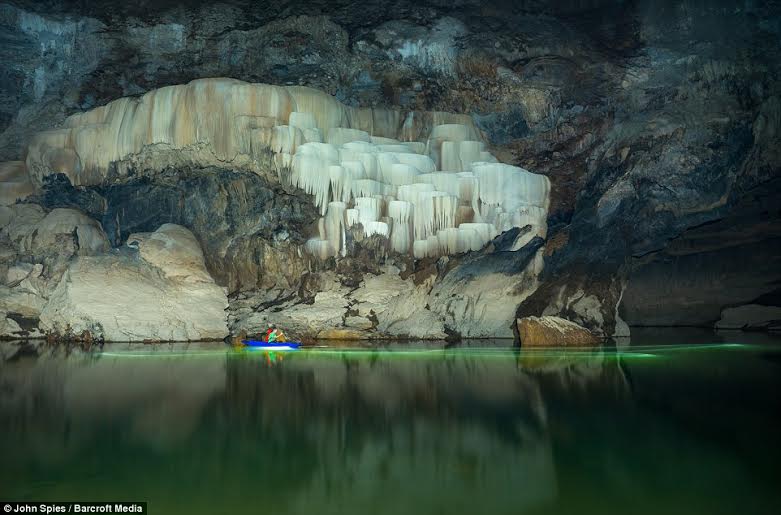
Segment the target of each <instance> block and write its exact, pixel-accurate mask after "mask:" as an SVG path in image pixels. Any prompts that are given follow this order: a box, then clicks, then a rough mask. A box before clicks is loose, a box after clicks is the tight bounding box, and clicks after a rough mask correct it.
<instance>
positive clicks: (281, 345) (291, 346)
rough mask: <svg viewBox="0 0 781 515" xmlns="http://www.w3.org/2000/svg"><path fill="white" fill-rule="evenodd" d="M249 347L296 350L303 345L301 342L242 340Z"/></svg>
mask: <svg viewBox="0 0 781 515" xmlns="http://www.w3.org/2000/svg"><path fill="white" fill-rule="evenodd" d="M242 343H243V344H244V345H246V346H247V347H255V348H257V349H268V350H296V349H297V348H299V347H300V346H301V343H300V342H271V343H269V342H262V341H260V340H242Z"/></svg>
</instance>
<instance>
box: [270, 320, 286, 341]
mask: <svg viewBox="0 0 781 515" xmlns="http://www.w3.org/2000/svg"><path fill="white" fill-rule="evenodd" d="M266 341H267V342H268V343H275V342H286V341H287V338H285V333H283V332H282V331H281V330H280V329H277V326H276V325H274V324H271V332H270V333H269V334H268V338H267V339H266Z"/></svg>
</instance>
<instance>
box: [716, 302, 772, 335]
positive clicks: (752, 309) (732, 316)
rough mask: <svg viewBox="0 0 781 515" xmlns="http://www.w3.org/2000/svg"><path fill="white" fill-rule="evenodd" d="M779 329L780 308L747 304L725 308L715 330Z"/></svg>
mask: <svg viewBox="0 0 781 515" xmlns="http://www.w3.org/2000/svg"><path fill="white" fill-rule="evenodd" d="M774 328H781V307H779V306H762V305H759V304H747V305H745V306H737V307H734V308H726V309H724V310H723V311H722V312H721V319H720V320H719V321H718V322H716V329H774Z"/></svg>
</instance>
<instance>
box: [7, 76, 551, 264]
mask: <svg viewBox="0 0 781 515" xmlns="http://www.w3.org/2000/svg"><path fill="white" fill-rule="evenodd" d="M424 141H425V143H424ZM484 147H485V145H484V143H483V142H482V141H481V138H480V135H479V133H478V131H477V129H476V128H475V126H474V125H473V123H472V121H471V118H470V117H469V116H467V115H457V114H451V113H441V112H409V113H402V112H401V111H398V110H393V109H382V108H353V107H349V106H345V105H343V104H342V103H340V102H339V101H337V100H336V99H335V98H334V97H332V96H330V95H327V94H325V93H323V92H321V91H318V90H314V89H311V88H307V87H301V86H291V87H280V86H270V85H263V84H247V83H244V82H241V81H236V80H232V79H202V80H196V81H193V82H191V83H189V84H186V85H180V86H169V87H164V88H160V89H158V90H154V91H150V92H148V93H146V94H145V95H143V96H141V97H134V98H123V99H119V100H116V101H114V102H111V103H109V104H107V105H105V106H102V107H99V108H96V109H93V110H91V111H88V112H85V113H77V114H75V115H72V116H71V117H69V118H68V119H67V120H66V121H65V124H64V126H63V128H61V129H57V130H52V131H46V132H43V133H40V134H37V135H35V136H34V137H32V138H31V141H30V143H29V145H28V147H27V151H26V162H25V165H24V169H25V173H27V174H28V176H29V177H30V178H31V184H32V185H33V186H37V187H40V185H41V184H42V183H43V178H44V177H45V176H46V175H49V174H52V173H59V172H62V173H65V174H67V176H68V177H69V178H70V179H71V182H72V183H73V184H74V185H77V186H78V185H94V184H103V182H104V181H105V179H106V178H107V176H108V173H109V169H110V167H111V165H112V164H115V163H121V162H123V160H125V159H127V158H128V157H129V156H133V155H136V154H139V153H140V152H141V151H142V150H145V149H147V148H150V149H153V151H155V152H156V151H158V150H160V149H164V150H180V149H185V148H187V149H188V152H192V153H193V155H195V156H196V157H195V158H194V159H195V160H198V159H203V160H204V162H206V163H209V164H213V163H214V160H217V161H222V162H225V163H230V164H231V166H234V165H235V166H236V167H237V168H241V167H244V168H242V169H247V168H248V169H250V170H253V171H256V172H258V173H265V172H266V170H261V169H260V167H262V166H267V163H268V159H267V157H268V156H269V155H271V158H272V162H273V165H274V166H275V168H276V170H275V172H276V173H277V174H278V176H279V177H280V179H281V180H283V181H286V182H289V183H290V184H292V185H294V186H296V187H298V188H301V189H302V190H304V191H305V192H307V193H309V194H311V195H313V197H314V203H315V205H316V206H317V207H318V209H319V210H320V213H321V215H322V216H323V217H324V219H323V220H321V221H320V222H319V223H318V231H319V232H320V234H319V237H317V238H312V239H311V240H309V241H308V242H307V243H306V245H305V248H306V249H307V250H308V251H311V252H312V253H313V254H314V255H316V256H323V255H337V254H339V253H341V254H344V253H345V252H346V247H345V245H344V240H345V238H344V236H343V235H344V232H345V230H346V227H349V226H351V225H354V224H355V223H361V224H363V225H364V226H366V224H375V225H372V226H371V227H372V229H371V232H372V234H374V233H382V234H384V236H388V235H389V234H390V239H391V247H392V248H393V249H394V250H395V251H397V252H408V251H410V250H412V252H413V254H414V255H415V256H416V257H420V256H428V257H430V256H438V255H441V254H448V253H452V252H464V251H467V250H475V249H476V247H478V246H482V245H484V244H485V243H486V242H487V241H490V238H492V237H494V236H495V234H496V233H497V231H504V230H507V229H509V228H511V227H519V226H524V225H531V226H532V227H533V231H532V232H531V234H535V235H541V236H544V235H545V234H546V231H547V225H546V223H547V222H546V217H547V210H548V203H549V196H550V181H549V180H548V179H547V178H546V177H544V176H542V175H536V174H533V173H529V172H527V171H526V170H523V169H521V168H518V167H514V166H510V165H505V164H502V163H498V162H497V160H496V158H495V157H494V156H493V155H492V154H491V153H490V152H488V151H486V150H485V148H484ZM111 169H112V170H114V169H113V168H111ZM129 169H130V168H129V167H128V170H129ZM119 170H120V171H119V173H120V175H121V174H122V173H127V171H123V169H121V168H120V169H119ZM438 170H439V171H438ZM443 170H445V171H443ZM13 187H16V186H13ZM9 188H10V187H9ZM9 188H5V189H4V191H5V190H9ZM348 206H352V207H350V208H349V209H348ZM379 224H384V227H385V229H384V232H383V229H382V227H383V225H379ZM413 235H414V241H412V236H413ZM524 238H526V236H524ZM523 241H525V240H523V238H521V239H519V240H518V241H516V242H515V244H521V243H522V242H523Z"/></svg>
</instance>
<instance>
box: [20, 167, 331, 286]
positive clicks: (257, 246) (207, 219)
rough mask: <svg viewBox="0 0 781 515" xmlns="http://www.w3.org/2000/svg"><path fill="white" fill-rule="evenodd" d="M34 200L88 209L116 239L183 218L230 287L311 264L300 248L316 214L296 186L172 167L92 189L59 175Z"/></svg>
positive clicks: (292, 279) (289, 274) (292, 282)
mask: <svg viewBox="0 0 781 515" xmlns="http://www.w3.org/2000/svg"><path fill="white" fill-rule="evenodd" d="M35 200H36V201H37V202H38V203H40V204H41V205H43V206H45V207H47V208H55V207H71V208H76V209H79V210H81V211H84V212H85V213H88V214H89V215H90V216H92V217H93V218H95V219H97V220H99V221H100V222H101V224H102V225H103V228H104V230H105V231H106V234H107V236H108V238H109V240H110V241H111V243H112V245H115V246H119V245H122V244H124V243H125V241H126V240H127V238H128V236H129V235H130V234H131V233H134V232H151V231H154V230H156V228H157V227H160V225H162V224H164V223H175V224H179V225H183V226H185V227H187V228H189V229H190V230H191V231H192V232H193V234H194V235H195V236H196V238H198V240H199V242H200V244H201V248H202V249H203V251H204V256H205V257H206V266H207V268H208V270H209V272H210V273H211V274H212V276H213V277H214V279H215V281H216V282H217V284H219V285H222V286H226V287H227V288H228V291H229V292H235V291H238V290H251V289H254V288H261V287H262V288H272V287H276V288H291V287H295V286H297V285H298V281H299V279H300V277H301V275H302V274H303V273H304V272H305V271H306V270H307V269H308V259H307V258H306V256H305V255H302V253H301V252H299V250H298V249H299V247H300V246H301V245H303V244H304V242H305V241H306V239H307V237H308V236H310V235H309V234H306V231H307V230H308V229H309V228H310V226H311V225H312V224H313V223H314V222H316V221H317V218H318V216H319V213H318V212H317V211H316V209H315V207H314V204H313V203H312V201H311V199H310V197H309V196H308V195H306V194H304V193H303V192H301V191H297V190H296V189H295V188H290V187H283V186H282V185H280V184H279V183H278V182H276V181H273V180H269V179H268V178H267V177H263V176H260V175H257V174H254V173H250V172H239V171H233V170H227V169H221V168H195V169H193V168H169V169H165V170H162V171H160V172H158V173H154V174H150V175H143V176H140V177H135V178H130V179H128V180H125V181H122V182H118V183H115V184H110V185H108V186H103V187H94V188H89V189H85V188H79V189H77V188H74V187H72V186H71V185H70V183H69V182H68V180H67V178H66V177H65V176H64V175H58V176H54V177H53V179H52V180H50V181H49V182H48V183H47V184H45V185H44V188H43V191H42V193H41V194H40V195H39V197H38V198H36V199H35Z"/></svg>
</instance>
